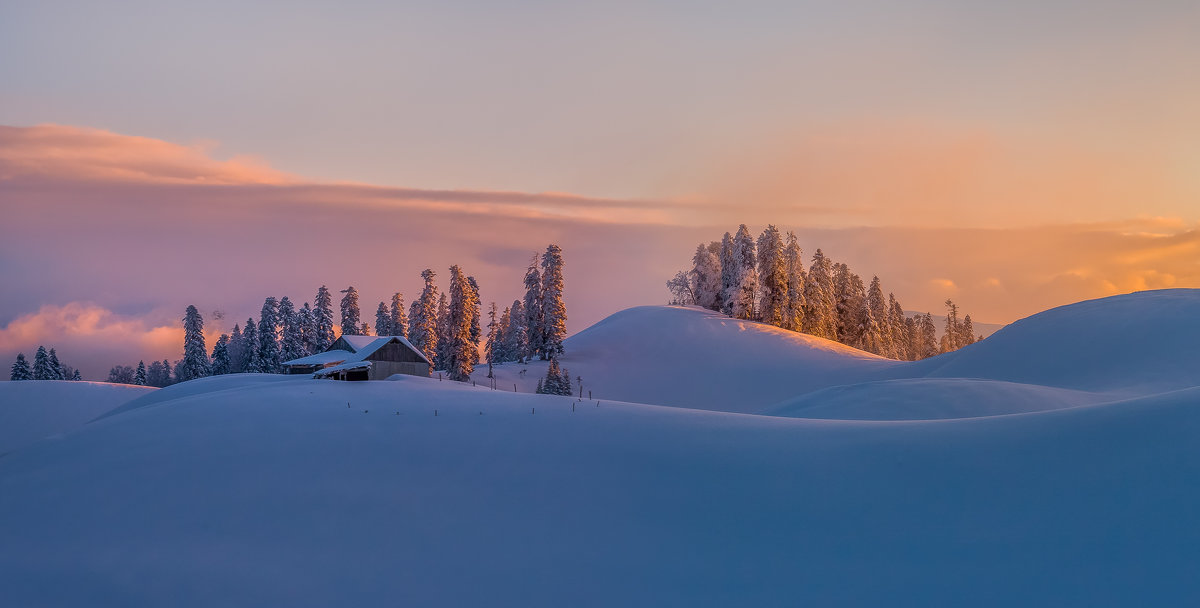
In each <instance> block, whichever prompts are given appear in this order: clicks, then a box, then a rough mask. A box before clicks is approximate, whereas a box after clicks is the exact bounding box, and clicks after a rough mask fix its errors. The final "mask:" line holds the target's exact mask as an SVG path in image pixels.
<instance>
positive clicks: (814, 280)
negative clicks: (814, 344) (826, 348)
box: [804, 249, 837, 340]
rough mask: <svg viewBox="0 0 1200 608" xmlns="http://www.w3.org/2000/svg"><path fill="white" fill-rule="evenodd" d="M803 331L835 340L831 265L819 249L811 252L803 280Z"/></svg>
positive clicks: (835, 311)
mask: <svg viewBox="0 0 1200 608" xmlns="http://www.w3.org/2000/svg"><path fill="white" fill-rule="evenodd" d="M804 333H806V334H811V335H814V336H817V337H819V338H826V339H829V340H837V310H836V305H835V301H834V290H833V265H832V263H831V262H830V261H829V258H827V257H825V254H824V253H822V252H821V250H820V249H817V251H816V253H814V254H813V258H812V265H811V266H809V268H808V277H807V280H806V281H805V282H804Z"/></svg>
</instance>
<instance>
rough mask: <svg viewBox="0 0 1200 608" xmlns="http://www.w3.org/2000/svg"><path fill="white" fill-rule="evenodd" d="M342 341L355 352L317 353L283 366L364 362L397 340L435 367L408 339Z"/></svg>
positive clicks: (285, 363)
mask: <svg viewBox="0 0 1200 608" xmlns="http://www.w3.org/2000/svg"><path fill="white" fill-rule="evenodd" d="M341 339H342V340H344V341H345V342H346V343H347V344H349V345H350V347H351V348H353V349H354V350H353V351H346V350H340V349H334V350H327V351H325V352H320V353H316V354H314V355H308V356H307V357H300V358H299V359H292V360H291V361H284V362H283V364H284V365H328V364H330V363H342V362H345V363H349V362H352V361H362V360H364V359H366V358H367V357H369V356H371V355H372V354H373V353H375V351H377V350H379V349H380V348H383V346H384V345H385V344H388V343H390V342H391V341H393V340H396V341H398V342H400V343H401V344H403V345H405V346H407V347H409V348H411V349H412V350H413V352H415V353H417V356H418V357H420V358H421V360H422V361H424V362H426V363H429V364H430V365H433V363H432V362H431V361H429V359H427V358H426V357H425V354H424V353H422V352H421V351H420V349H418V348H417V347H415V346H413V345H412V342H409V341H408V339H407V338H405V337H403V336H342V338H341Z"/></svg>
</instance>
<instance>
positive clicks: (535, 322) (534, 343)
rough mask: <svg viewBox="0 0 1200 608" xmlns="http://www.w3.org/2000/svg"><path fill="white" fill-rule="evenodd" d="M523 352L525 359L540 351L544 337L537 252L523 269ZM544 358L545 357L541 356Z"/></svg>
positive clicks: (540, 279)
mask: <svg viewBox="0 0 1200 608" xmlns="http://www.w3.org/2000/svg"><path fill="white" fill-rule="evenodd" d="M524 308H525V347H526V349H527V352H526V353H525V358H526V359H531V358H533V356H534V355H539V354H541V353H542V347H543V345H544V344H545V337H544V336H543V335H542V327H543V325H542V320H543V311H542V274H541V272H540V271H539V270H538V263H537V254H536V253H535V254H534V255H533V259H532V260H530V262H529V268H527V269H526V270H525V302H524ZM543 358H545V357H543Z"/></svg>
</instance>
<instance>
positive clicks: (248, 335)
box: [242, 318, 263, 374]
mask: <svg viewBox="0 0 1200 608" xmlns="http://www.w3.org/2000/svg"><path fill="white" fill-rule="evenodd" d="M242 340H243V341H245V343H246V368H245V370H243V371H245V372H246V373H248V374H261V373H262V370H263V361H262V357H261V356H260V355H259V352H258V348H259V343H258V327H257V324H256V323H255V322H254V319H253V318H249V319H246V328H245V329H243V330H242Z"/></svg>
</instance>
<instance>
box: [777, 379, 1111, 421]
mask: <svg viewBox="0 0 1200 608" xmlns="http://www.w3.org/2000/svg"><path fill="white" fill-rule="evenodd" d="M1111 400H1112V398H1111V397H1110V396H1108V395H1107V394H1105V393H1091V392H1085V391H1075V390H1068V389H1063V388H1053V387H1047V386H1037V385H1033V384H1017V383H1015V382H1003V381H999V380H978V379H970V378H911V379H908V378H906V379H901V380H883V381H879V382H864V383H861V384H852V385H848V386H835V387H830V388H826V389H821V390H819V391H813V392H811V393H808V394H806V395H802V396H800V397H798V398H796V399H792V400H789V401H786V402H784V403H781V404H779V405H776V406H774V407H772V408H770V409H768V410H767V411H766V412H765V413H767V414H770V415H772V416H793V417H797V418H827V419H836V420H937V419H945V418H972V417H977V416H998V415H1003V414H1016V413H1024V412H1040V411H1045V410H1053V409H1061V408H1067V407H1076V406H1080V405H1090V404H1095V403H1102V402H1105V401H1111Z"/></svg>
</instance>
